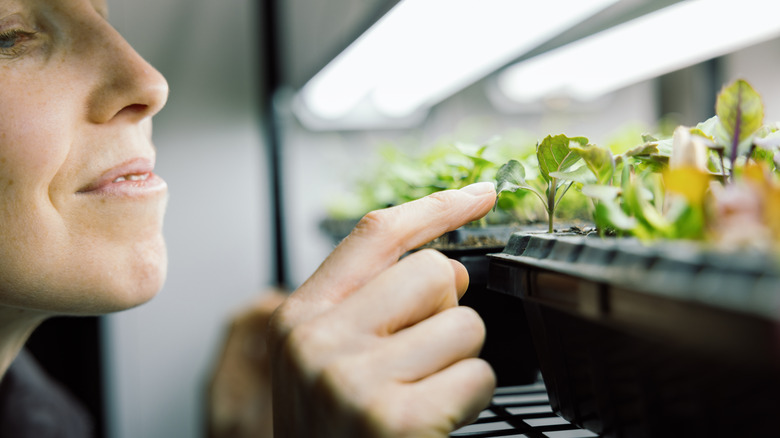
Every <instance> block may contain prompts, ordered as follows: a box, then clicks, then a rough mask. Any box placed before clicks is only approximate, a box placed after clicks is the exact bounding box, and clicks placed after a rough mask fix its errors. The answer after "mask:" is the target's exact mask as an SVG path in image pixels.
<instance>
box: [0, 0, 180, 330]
mask: <svg viewBox="0 0 780 438" xmlns="http://www.w3.org/2000/svg"><path fill="white" fill-rule="evenodd" d="M167 95H168V86H167V83H166V82H165V79H164V78H163V77H162V76H161V75H160V74H159V73H158V72H157V71H156V70H155V69H154V68H152V67H151V66H150V65H149V64H147V63H146V62H145V61H144V60H143V59H142V58H141V57H140V56H139V55H138V54H137V53H135V52H134V51H133V49H132V48H131V47H130V46H129V45H128V44H127V42H126V41H125V40H124V39H123V38H122V37H121V36H120V35H119V34H118V33H117V32H116V31H115V30H114V29H113V28H112V27H111V26H110V25H109V24H108V22H107V21H106V5H105V1H104V0H0V305H4V306H11V307H16V308H19V309H20V310H36V311H43V312H46V313H49V312H51V313H73V314H91V313H103V312H107V311H113V310H119V309H124V308H127V307H131V306H134V305H137V304H140V303H142V302H144V301H146V300H148V299H149V298H151V297H152V296H154V294H155V293H156V292H157V291H158V290H159V288H160V287H161V286H162V283H163V281H164V278H165V270H166V264H167V258H166V251H165V244H164V242H163V238H162V234H161V231H162V220H163V214H164V210H165V204H166V201H167V186H166V184H165V182H164V181H163V180H162V179H160V178H159V177H158V176H156V175H155V174H154V173H153V172H152V170H153V166H154V161H155V150H154V147H153V145H152V143H151V139H150V135H151V117H152V116H153V115H154V114H155V113H157V112H158V111H159V110H160V109H161V108H162V107H163V105H164V104H165V101H166V99H167Z"/></svg>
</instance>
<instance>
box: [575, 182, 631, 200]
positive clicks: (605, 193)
mask: <svg viewBox="0 0 780 438" xmlns="http://www.w3.org/2000/svg"><path fill="white" fill-rule="evenodd" d="M622 191H623V189H621V188H620V187H616V186H605V185H601V184H588V185H585V186H582V194H583V195H585V196H587V197H589V198H593V199H598V200H599V201H612V200H614V199H616V198H617V197H618V196H620V193H621V192H622Z"/></svg>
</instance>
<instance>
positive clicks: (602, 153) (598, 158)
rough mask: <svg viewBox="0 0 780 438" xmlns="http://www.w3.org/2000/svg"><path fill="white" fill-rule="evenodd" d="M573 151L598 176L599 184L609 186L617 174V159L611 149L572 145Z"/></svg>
mask: <svg viewBox="0 0 780 438" xmlns="http://www.w3.org/2000/svg"><path fill="white" fill-rule="evenodd" d="M571 149H572V150H574V151H577V153H578V154H579V155H580V157H582V159H583V160H585V166H587V168H588V169H590V171H591V172H593V175H595V176H596V181H598V182H599V184H609V183H610V181H612V175H613V174H614V173H615V158H614V157H613V156H612V152H610V151H609V149H604V148H600V147H598V146H596V145H590V144H589V145H584V146H583V145H572V146H571Z"/></svg>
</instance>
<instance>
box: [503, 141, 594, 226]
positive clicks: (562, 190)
mask: <svg viewBox="0 0 780 438" xmlns="http://www.w3.org/2000/svg"><path fill="white" fill-rule="evenodd" d="M587 145H588V139H587V138H585V137H571V138H569V137H567V136H565V135H563V134H561V135H556V136H547V137H545V138H544V140H542V141H541V142H540V143H539V144H538V145H537V146H536V160H537V164H538V169H539V177H538V178H536V179H535V181H534V182H535V183H534V184H532V183H529V182H528V181H527V180H526V169H525V167H524V166H523V164H521V163H520V162H519V161H517V160H510V161H509V162H507V163H506V164H504V165H503V166H502V167H501V168H500V169H499V171H498V174H497V179H496V187H497V193H498V195H501V194H502V193H504V192H516V191H518V190H527V191H529V192H530V193H533V194H534V195H536V196H537V197H538V198H539V200H540V201H542V204H543V205H544V208H545V211H546V212H547V219H548V231H549V232H550V233H552V232H553V220H554V217H555V210H556V208H557V207H558V205H559V203H560V202H561V199H563V196H564V195H565V194H566V192H567V191H568V190H569V188H570V187H571V186H572V184H574V182H575V181H577V180H578V179H579V178H580V177H581V176H583V173H582V172H581V171H580V170H579V169H578V168H577V167H576V165H577V164H580V162H581V160H582V158H581V157H580V154H579V153H578V152H577V150H575V149H574V148H577V147H580V148H582V147H585V146H587Z"/></svg>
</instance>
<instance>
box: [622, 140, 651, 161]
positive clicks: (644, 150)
mask: <svg viewBox="0 0 780 438" xmlns="http://www.w3.org/2000/svg"><path fill="white" fill-rule="evenodd" d="M658 152H659V151H658V140H653V141H652V142H646V143H644V144H641V145H639V146H637V147H635V148H633V149H630V150H627V151H626V152H624V153H623V154H622V155H623V156H626V157H638V156H641V155H653V154H657V153H658Z"/></svg>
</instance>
